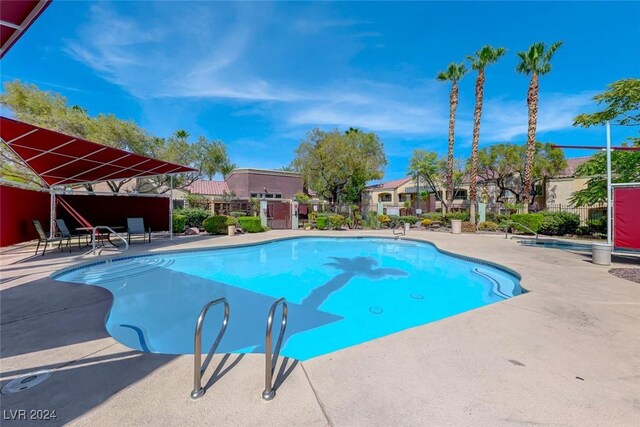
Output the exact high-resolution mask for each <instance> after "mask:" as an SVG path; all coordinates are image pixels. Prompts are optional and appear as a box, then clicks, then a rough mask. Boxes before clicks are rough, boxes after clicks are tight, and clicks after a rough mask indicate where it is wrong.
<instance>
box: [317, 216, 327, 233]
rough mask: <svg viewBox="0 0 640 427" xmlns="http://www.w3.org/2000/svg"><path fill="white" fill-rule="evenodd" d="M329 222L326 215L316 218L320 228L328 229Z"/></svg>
mask: <svg viewBox="0 0 640 427" xmlns="http://www.w3.org/2000/svg"><path fill="white" fill-rule="evenodd" d="M327 222H329V218H328V217H326V216H319V217H318V218H317V219H316V226H317V227H318V230H326V229H327Z"/></svg>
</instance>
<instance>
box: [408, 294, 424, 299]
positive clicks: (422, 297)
mask: <svg viewBox="0 0 640 427" xmlns="http://www.w3.org/2000/svg"><path fill="white" fill-rule="evenodd" d="M410 297H411V298H413V299H424V296H423V295H420V294H411V295H410Z"/></svg>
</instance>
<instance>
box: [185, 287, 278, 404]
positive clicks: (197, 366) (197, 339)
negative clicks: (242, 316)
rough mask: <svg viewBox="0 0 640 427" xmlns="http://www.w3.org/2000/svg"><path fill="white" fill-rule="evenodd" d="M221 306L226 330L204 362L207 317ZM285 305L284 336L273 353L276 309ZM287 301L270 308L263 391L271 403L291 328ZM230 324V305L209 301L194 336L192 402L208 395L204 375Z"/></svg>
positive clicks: (264, 396) (223, 329)
mask: <svg viewBox="0 0 640 427" xmlns="http://www.w3.org/2000/svg"><path fill="white" fill-rule="evenodd" d="M218 304H224V317H223V320H222V327H221V328H220V331H219V332H218V336H217V337H216V340H215V341H214V342H213V345H212V346H211V348H210V349H209V353H208V354H207V357H206V358H205V360H204V363H201V361H202V325H203V323H204V319H205V317H206V316H207V312H208V311H209V309H210V308H211V307H213V306H214V305H218ZM281 304H282V321H281V324H280V336H279V337H278V341H277V343H276V346H275V351H272V350H273V338H272V334H271V332H272V329H273V319H274V317H275V314H276V309H277V308H278V305H281ZM287 314H288V308H287V302H286V300H285V299H284V298H280V299H279V300H277V301H275V302H274V303H273V304H272V305H271V308H270V309H269V315H268V316H267V331H266V336H265V352H264V356H265V375H264V383H265V385H264V391H263V392H262V398H263V399H264V400H271V399H273V398H274V397H275V395H276V391H275V389H274V388H273V372H274V371H275V367H276V366H275V365H276V363H277V361H278V355H279V354H280V347H281V346H282V340H283V338H284V333H285V330H286V328H287ZM228 324H229V303H228V302H227V299H226V298H218V299H216V300H213V301H209V302H208V303H206V304H205V305H204V307H202V310H201V311H200V315H199V316H198V320H197V321H196V330H195V334H194V343H193V368H194V369H193V391H192V392H191V399H194V400H195V399H198V398H200V397H202V396H203V395H204V393H205V391H206V390H205V389H204V388H203V387H202V375H203V374H204V372H205V371H206V369H207V367H209V363H210V362H211V359H212V358H213V355H214V353H215V351H216V349H217V348H218V345H219V344H220V341H221V340H222V336H223V335H224V333H225V332H226V330H227V325H228Z"/></svg>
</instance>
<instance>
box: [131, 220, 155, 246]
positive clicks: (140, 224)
mask: <svg viewBox="0 0 640 427" xmlns="http://www.w3.org/2000/svg"><path fill="white" fill-rule="evenodd" d="M146 233H149V243H151V228H149V229H148V230H146V229H145V228H144V219H143V218H127V234H128V236H127V238H128V240H129V244H131V235H139V234H142V237H143V239H146Z"/></svg>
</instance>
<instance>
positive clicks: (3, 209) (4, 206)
mask: <svg viewBox="0 0 640 427" xmlns="http://www.w3.org/2000/svg"><path fill="white" fill-rule="evenodd" d="M49 197H50V196H49V193H43V192H40V191H31V190H23V189H22V188H16V187H7V186H5V185H0V247H4V246H9V245H13V244H15V243H20V242H26V241H28V240H33V239H36V238H37V237H38V233H36V229H35V228H34V227H33V220H38V221H40V223H41V224H42V227H43V228H44V229H45V230H48V229H49V203H50V198H49Z"/></svg>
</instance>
